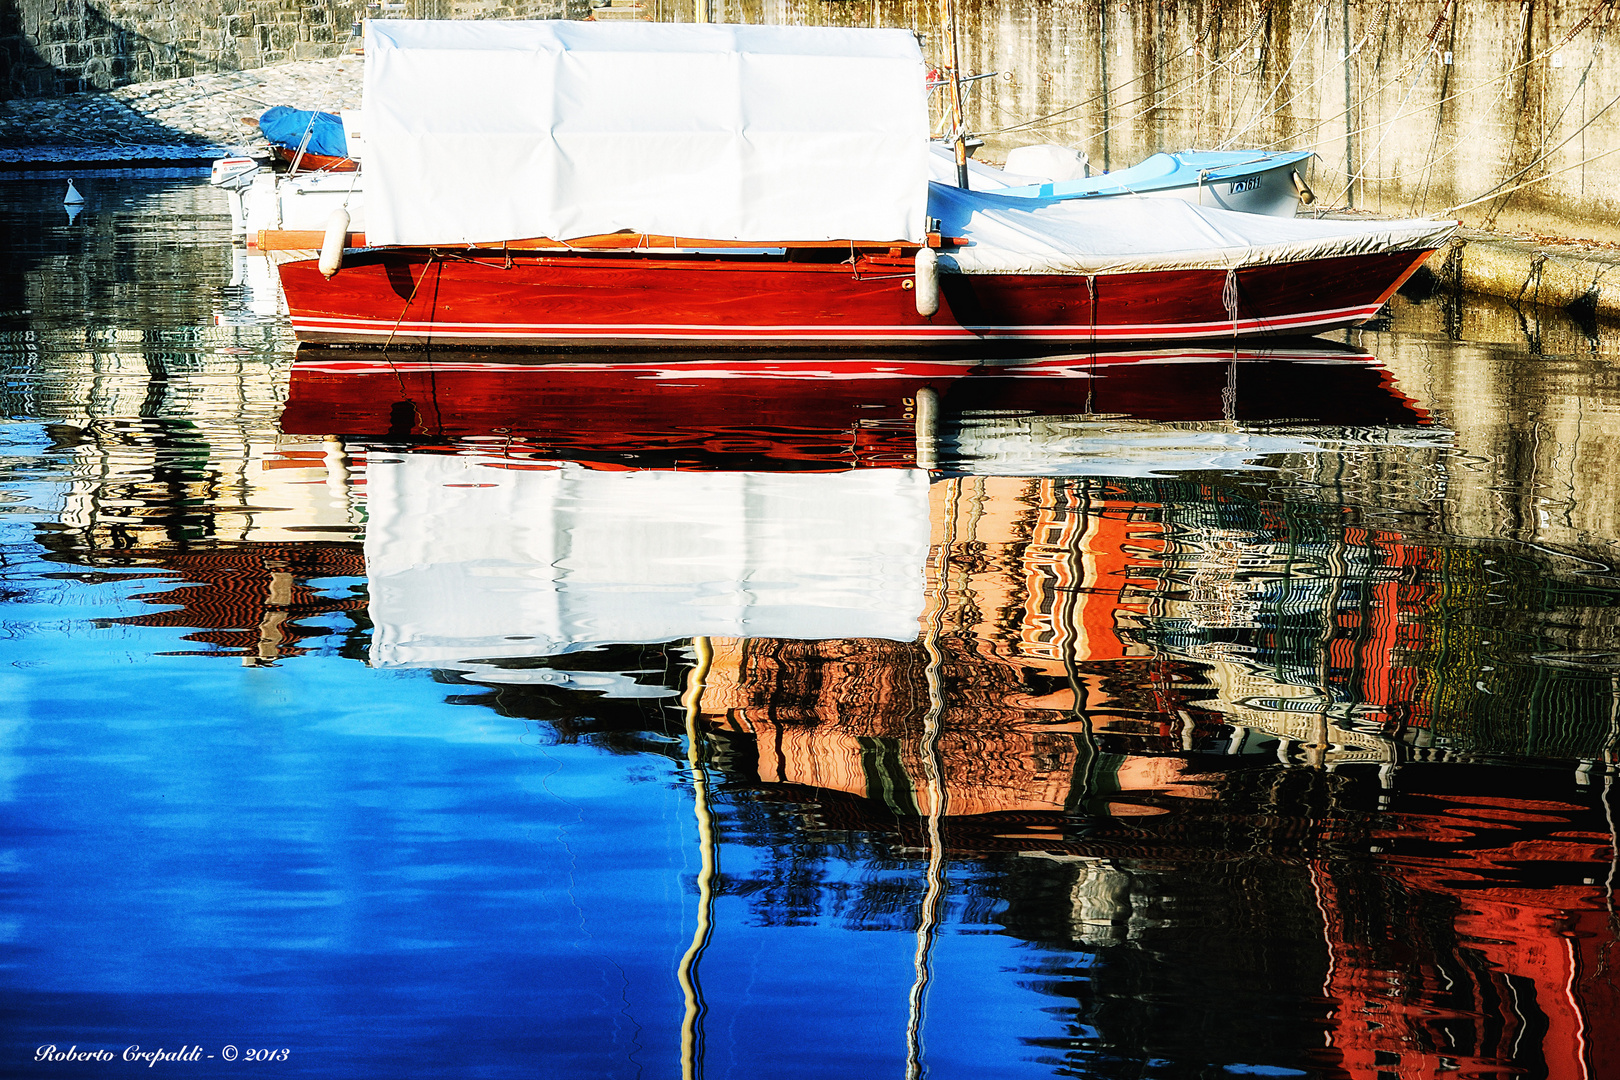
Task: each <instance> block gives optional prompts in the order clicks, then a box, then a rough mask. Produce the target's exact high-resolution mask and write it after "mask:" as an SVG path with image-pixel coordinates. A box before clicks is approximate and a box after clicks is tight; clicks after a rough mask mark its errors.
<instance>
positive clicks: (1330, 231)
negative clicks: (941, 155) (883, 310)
mask: <svg viewBox="0 0 1620 1080" xmlns="http://www.w3.org/2000/svg"><path fill="white" fill-rule="evenodd" d="M928 187H929V201H928V208H929V212H930V213H932V214H933V215H934V216H935V217H937V218H939V219H940V231H941V232H943V233H944V234H946V235H947V236H959V237H963V238H965V239H966V240H967V241H968V243H967V246H965V247H959V248H955V249H953V251H952V252H951V254H949V255H943V256H941V257H940V266H941V267H942V268H943V269H945V270H947V271H954V272H957V273H962V274H1108V273H1129V272H1142V271H1150V270H1230V269H1236V268H1238V267H1242V266H1256V265H1261V264H1265V263H1280V262H1304V261H1307V260H1310V259H1331V258H1337V257H1339V256H1344V255H1363V254H1369V253H1373V252H1381V251H1406V250H1412V251H1419V250H1426V249H1431V248H1438V247H1440V246H1441V245H1442V244H1444V243H1445V242H1446V240H1447V239H1449V238H1450V236H1451V234H1452V233H1453V232H1455V231H1456V229H1457V223H1456V222H1455V221H1428V220H1421V219H1413V220H1403V221H1336V220H1318V219H1315V218H1280V217H1270V216H1268V215H1265V214H1242V213H1238V212H1236V211H1233V210H1220V209H1216V208H1215V207H1210V206H1194V205H1192V204H1191V203H1185V202H1181V201H1180V200H1179V199H1154V198H1147V197H1144V196H1136V195H1117V196H1112V197H1110V198H1107V199H1068V200H1053V201H1045V202H1043V201H1040V200H1035V199H1028V198H1018V197H1015V196H1007V195H996V194H993V193H990V192H983V191H965V190H963V189H962V188H958V187H955V186H952V185H949V184H939V183H933V184H929V185H928Z"/></svg>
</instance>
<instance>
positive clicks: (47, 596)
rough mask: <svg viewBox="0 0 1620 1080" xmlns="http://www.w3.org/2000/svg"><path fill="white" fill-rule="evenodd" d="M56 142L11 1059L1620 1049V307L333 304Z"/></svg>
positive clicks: (39, 378)
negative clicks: (1082, 317)
mask: <svg viewBox="0 0 1620 1080" xmlns="http://www.w3.org/2000/svg"><path fill="white" fill-rule="evenodd" d="M54 184H55V181H34V180H29V179H18V178H12V179H8V180H5V181H4V182H3V183H0V228H3V229H4V230H5V236H6V239H7V242H8V245H10V246H11V247H12V249H14V250H15V252H16V259H15V260H14V262H13V263H12V264H11V265H9V266H8V267H6V268H3V269H0V287H3V289H4V290H5V292H4V299H3V300H0V371H3V372H4V378H5V381H4V392H5V401H6V411H7V419H6V421H5V422H4V423H3V424H0V556H3V558H4V563H3V568H0V626H3V628H4V632H3V633H0V702H4V708H3V709H0V934H3V936H4V940H5V942H6V944H7V951H6V953H5V956H6V961H5V964H4V967H3V969H0V986H3V987H4V991H3V993H0V1010H3V1013H4V1020H3V1025H0V1026H3V1029H4V1031H5V1033H6V1034H5V1038H4V1040H3V1041H0V1060H3V1062H4V1064H3V1065H0V1074H4V1075H19V1076H32V1075H46V1074H49V1075H63V1076H75V1075H77V1076H92V1075H93V1076H102V1075H106V1074H107V1072H108V1070H109V1068H113V1069H130V1068H136V1067H139V1066H138V1065H135V1064H131V1063H125V1062H122V1061H121V1062H119V1063H118V1064H117V1065H116V1066H110V1065H107V1064H104V1063H99V1062H77V1063H75V1062H49V1063H42V1062H37V1061H36V1060H35V1058H36V1055H37V1054H38V1048H40V1047H44V1046H49V1045H55V1046H57V1047H59V1048H60V1049H63V1050H65V1049H67V1048H69V1047H74V1046H76V1047H78V1048H79V1049H81V1050H84V1049H108V1050H111V1051H113V1052H115V1053H119V1054H121V1053H123V1052H124V1051H125V1049H126V1048H127V1047H130V1046H134V1045H136V1044H139V1046H140V1047H141V1048H143V1050H145V1051H150V1050H153V1049H157V1048H158V1047H163V1048H166V1049H169V1050H177V1049H180V1048H182V1047H189V1046H196V1047H201V1055H202V1056H201V1059H200V1060H198V1061H196V1062H189V1063H184V1064H182V1063H178V1062H177V1063H172V1064H168V1065H166V1066H160V1067H159V1068H158V1069H157V1070H154V1072H162V1071H163V1070H164V1068H167V1069H168V1070H169V1073H168V1074H170V1075H177V1074H180V1073H182V1072H184V1073H186V1074H188V1075H197V1076H214V1075H218V1076H226V1075H238V1074H239V1072H240V1071H241V1070H242V1069H243V1068H245V1067H248V1066H249V1063H247V1062H244V1061H242V1060H240V1059H238V1060H237V1061H235V1062H227V1061H226V1060H225V1058H224V1048H225V1047H226V1046H227V1045H229V1046H233V1047H235V1048H236V1050H237V1052H238V1053H241V1052H245V1051H247V1050H250V1049H255V1048H259V1049H263V1048H271V1049H277V1050H279V1049H281V1048H286V1049H287V1050H288V1051H289V1053H288V1056H287V1058H286V1060H284V1061H272V1062H256V1063H252V1065H251V1067H253V1068H257V1069H259V1070H260V1071H261V1072H264V1073H267V1074H273V1075H278V1076H281V1075H286V1076H294V1075H297V1076H441V1075H442V1076H465V1075H478V1076H518V1075H522V1076H528V1075H535V1074H539V1075H546V1076H591V1077H595V1076H616V1077H617V1076H623V1077H632V1076H635V1077H656V1076H707V1077H710V1078H715V1077H751V1076H764V1075H769V1076H773V1077H777V1076H781V1077H828V1076H867V1075H875V1074H892V1075H896V1076H906V1075H917V1076H921V1075H933V1076H940V1077H947V1076H1045V1075H1084V1076H1095V1077H1110V1078H1113V1077H1120V1078H1124V1077H1131V1078H1137V1077H1194V1076H1196V1077H1211V1076H1248V1075H1264V1076H1289V1075H1308V1076H1319V1077H1324V1078H1325V1077H1339V1076H1345V1075H1350V1076H1358V1077H1360V1076H1366V1077H1369V1078H1375V1077H1379V1076H1381V1075H1383V1074H1395V1075H1400V1076H1403V1077H1404V1076H1438V1075H1441V1074H1442V1073H1447V1072H1453V1071H1455V1072H1461V1073H1463V1074H1465V1075H1501V1074H1504V1073H1505V1072H1507V1071H1510V1070H1519V1071H1523V1072H1526V1073H1527V1074H1531V1075H1544V1076H1549V1077H1552V1076H1557V1077H1566V1076H1568V1077H1576V1076H1585V1077H1592V1078H1595V1077H1599V1076H1604V1075H1608V1074H1609V1072H1613V1071H1614V1069H1615V1068H1616V1067H1617V1062H1616V1061H1615V1059H1614V1057H1613V1053H1614V1051H1613V1050H1612V1048H1610V1047H1608V1045H1607V1043H1606V1042H1605V1041H1603V1040H1602V1039H1600V1038H1598V1037H1597V1033H1599V1032H1601V1031H1603V1030H1606V1029H1607V1027H1609V1026H1612V1025H1613V1024H1614V1023H1615V1022H1617V1021H1620V1000H1617V995H1616V993H1615V990H1614V984H1613V981H1612V978H1611V977H1610V976H1609V974H1608V973H1609V972H1610V971H1611V970H1612V966H1613V965H1614V964H1615V963H1620V945H1617V937H1616V934H1615V930H1614V922H1613V912H1614V906H1613V884H1614V876H1615V871H1614V866H1615V850H1616V842H1615V839H1614V824H1613V823H1614V812H1613V800H1614V795H1613V787H1614V772H1613V767H1614V762H1615V755H1616V746H1617V738H1616V732H1617V724H1616V719H1615V717H1616V715H1617V713H1616V707H1615V703H1616V702H1617V701H1620V694H1617V692H1616V690H1615V686H1616V681H1615V680H1616V678H1617V677H1620V675H1617V671H1620V669H1617V667H1616V663H1615V655H1616V654H1615V652H1614V642H1615V640H1616V637H1615V634H1616V632H1617V628H1616V620H1615V614H1614V613H1615V612H1616V611H1620V582H1617V581H1616V579H1615V576H1614V574H1613V572H1612V565H1613V564H1612V556H1613V554H1614V551H1615V548H1616V546H1617V543H1620V539H1617V538H1620V526H1617V525H1616V524H1615V522H1614V521H1613V518H1612V513H1611V508H1612V506H1613V505H1616V504H1615V503H1614V501H1613V500H1612V499H1610V498H1609V495H1610V494H1611V490H1610V488H1609V487H1608V486H1607V485H1608V483H1609V480H1608V479H1607V478H1606V476H1605V475H1604V473H1603V471H1602V469H1601V468H1595V467H1594V466H1593V464H1592V462H1593V461H1594V455H1596V457H1597V458H1599V459H1600V458H1601V456H1602V455H1601V451H1602V449H1603V447H1605V446H1607V445H1609V439H1610V438H1611V435H1612V432H1611V426H1612V417H1613V416H1615V415H1620V387H1616V386H1615V385H1614V384H1613V381H1612V379H1608V381H1605V380H1606V379H1607V376H1605V375H1604V373H1603V370H1602V369H1601V362H1594V361H1591V360H1590V359H1589V358H1585V357H1583V356H1577V355H1575V354H1573V353H1572V354H1571V355H1570V356H1568V357H1565V358H1563V359H1561V360H1556V362H1555V361H1554V360H1549V358H1547V357H1537V358H1535V359H1534V361H1533V362H1532V361H1531V360H1530V358H1528V357H1527V356H1526V354H1525V353H1524V350H1523V349H1522V348H1518V347H1507V346H1486V345H1482V344H1478V343H1477V342H1476V343H1468V342H1456V341H1451V340H1448V339H1446V338H1445V337H1444V336H1443V335H1441V334H1437V333H1436V332H1435V331H1434V325H1433V324H1435V323H1436V322H1438V323H1439V324H1443V325H1445V326H1455V325H1457V322H1458V313H1457V311H1456V310H1449V311H1447V312H1443V313H1438V314H1437V313H1436V311H1435V309H1434V305H1438V304H1441V303H1453V302H1454V300H1449V301H1448V300H1446V299H1445V298H1443V297H1442V298H1438V299H1436V300H1433V301H1430V302H1427V303H1428V304H1429V306H1424V305H1407V306H1401V307H1399V308H1398V310H1397V326H1400V325H1402V324H1401V323H1400V321H1399V320H1405V325H1407V326H1409V327H1410V329H1398V330H1397V331H1395V332H1390V333H1380V334H1374V333H1366V334H1361V335H1352V336H1351V340H1350V342H1349V343H1348V344H1345V343H1329V342H1321V341H1318V342H1309V343H1290V344H1283V345H1279V346H1277V347H1276V348H1271V349H1263V350H1248V351H1244V352H1240V353H1238V354H1236V355H1234V354H1232V353H1231V352H1229V351H1226V350H1224V349H1218V348H1212V349H1192V350H1178V351H1169V352H1148V353H1141V354H1102V355H1095V356H1094V355H1077V356H1053V357H1009V356H986V357H969V358H953V359H942V358H930V357H884V358H879V359H877V360H873V359H871V358H865V359H863V358H860V357H849V356H822V357H806V356H801V357H796V358H791V359H790V358H784V357H770V358H752V359H745V360H742V361H739V358H737V357H714V356H704V355H690V356H684V355H679V354H654V355H643V356H637V357H602V356H591V355H582V356H552V357H546V358H544V362H540V361H539V360H538V359H537V358H534V357H515V356H512V355H509V354H507V355H497V356H489V355H475V354H466V353H433V354H428V353H421V352H412V353H403V354H399V355H397V356H392V357H389V358H387V359H381V358H378V357H376V356H375V355H368V354H363V353H343V352H328V353H321V352H310V351H307V350H306V351H305V352H303V353H301V354H298V355H296V356H295V355H294V353H293V350H292V347H291V343H290V341H289V339H288V337H287V334H286V332H285V330H284V328H283V327H282V325H281V324H280V322H279V321H278V316H277V314H276V301H275V297H274V292H273V289H269V288H268V287H267V278H266V275H265V273H264V269H265V268H264V266H263V264H262V263H261V262H258V261H245V260H246V257H245V256H242V257H236V256H240V253H239V252H238V253H233V252H232V251H231V250H230V248H229V246H228V243H227V234H226V222H225V218H224V214H223V208H222V207H216V206H214V205H213V202H212V198H213V195H214V194H215V193H213V192H210V191H208V190H207V189H206V188H205V187H202V186H199V185H196V184H191V183H181V182H173V181H154V180H142V179H140V178H125V179H122V180H117V181H116V182H115V181H114V178H107V179H106V180H105V181H91V182H85V183H83V184H81V188H82V189H85V190H86V191H87V195H88V197H89V201H88V202H87V204H86V207H85V211H84V213H83V214H82V215H80V216H79V217H77V218H76V219H75V220H73V221H71V222H69V223H67V224H66V225H64V224H63V223H62V221H61V217H62V215H61V213H60V207H59V205H57V204H56V203H52V202H51V197H52V194H51V193H52V190H54ZM57 202H58V203H59V196H58V198H57ZM177 285H178V286H179V287H177ZM1470 312H1472V309H1470ZM1468 317H1469V318H1479V316H1477V313H1473V314H1469V316H1468ZM1470 325H1474V324H1470ZM1477 325H1480V326H1485V327H1486V328H1487V329H1488V328H1489V324H1487V323H1483V322H1481V323H1478V324H1477ZM1555 336H1556V335H1554V334H1552V333H1551V332H1549V334H1548V335H1545V336H1539V337H1538V339H1537V340H1538V341H1540V342H1542V343H1543V344H1545V342H1547V341H1550V340H1553V339H1554V338H1555ZM1480 340H1484V334H1483V331H1481V337H1480ZM1486 383H1488V384H1491V385H1493V386H1499V385H1501V384H1511V385H1513V386H1515V387H1516V388H1517V389H1516V393H1517V394H1519V395H1521V396H1522V399H1523V400H1524V401H1530V402H1533V403H1534V405H1535V408H1534V409H1533V410H1528V411H1529V412H1533V414H1534V415H1533V416H1532V417H1530V418H1529V419H1525V418H1524V417H1520V416H1511V415H1510V416H1504V415H1501V414H1500V413H1499V412H1498V411H1493V410H1496V408H1497V404H1498V402H1499V400H1502V399H1504V395H1502V394H1499V393H1497V392H1495V391H1493V392H1491V393H1488V394H1486V393H1474V392H1473V391H1472V390H1470V389H1469V388H1470V387H1471V386H1474V385H1475V384H1486ZM1577 391H1578V392H1577ZM1512 400H1514V401H1518V400H1520V399H1519V398H1513V399H1512ZM1572 401H1573V402H1578V403H1579V404H1578V408H1577V407H1576V406H1572V405H1570V402H1572ZM1572 408H1576V410H1577V412H1578V415H1576V413H1572V412H1570V410H1571V409H1572ZM1594 447H1596V448H1597V449H1596V450H1594V449H1593V448H1594ZM210 1054H211V1055H214V1057H212V1058H210V1057H207V1056H206V1055H210Z"/></svg>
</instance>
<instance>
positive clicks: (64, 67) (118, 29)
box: [0, 0, 588, 100]
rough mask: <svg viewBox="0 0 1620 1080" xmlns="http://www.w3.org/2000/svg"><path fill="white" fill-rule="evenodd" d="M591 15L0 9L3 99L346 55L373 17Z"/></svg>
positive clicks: (236, 0) (79, 0)
mask: <svg viewBox="0 0 1620 1080" xmlns="http://www.w3.org/2000/svg"><path fill="white" fill-rule="evenodd" d="M576 9H577V10H576ZM587 11H588V0H504V2H497V0H403V2H394V3H367V2H365V0H94V2H91V0H0V100H6V99H10V98H29V97H55V96H60V95H63V94H73V93H82V92H86V91H96V90H111V89H113V88H115V87H119V86H125V85H128V84H130V83H141V82H156V81H161V80H166V79H177V78H189V77H192V76H195V75H205V74H212V73H215V72H225V71H242V70H246V69H250V68H259V67H266V66H269V65H272V64H280V63H285V62H287V61H291V60H316V59H323V58H327V57H334V56H339V55H342V54H343V53H345V52H347V51H348V50H349V49H350V48H351V47H352V46H354V45H357V44H358V39H357V38H355V36H354V29H355V25H356V23H357V22H358V21H359V20H361V19H365V18H367V17H401V18H415V19H451V18H491V19H555V18H564V17H568V16H569V15H571V14H574V15H581V16H582V15H584V14H586V13H587Z"/></svg>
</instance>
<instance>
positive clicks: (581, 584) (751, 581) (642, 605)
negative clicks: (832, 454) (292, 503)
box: [366, 453, 928, 667]
mask: <svg viewBox="0 0 1620 1080" xmlns="http://www.w3.org/2000/svg"><path fill="white" fill-rule="evenodd" d="M513 465H518V466H519V467H518V468H513V467H512V466H513ZM527 466H530V463H529V462H513V461H511V460H509V459H501V458H496V457H484V456H445V455H431V454H415V453H405V454H399V455H398V456H392V457H386V458H384V457H381V456H378V457H373V458H372V459H371V463H370V467H369V470H368V477H367V489H368V491H367V504H368V509H369V523H368V526H367V529H366V574H367V579H368V581H369V585H370V591H371V616H372V620H373V622H374V624H375V627H376V629H375V633H374V635H373V637H372V646H371V661H372V663H373V664H375V665H377V666H380V667H397V666H433V665H440V664H445V663H450V662H454V661H462V660H471V659H494V658H501V657H522V656H550V655H555V654H558V653H564V652H572V651H577V650H580V649H585V648H590V647H591V646H594V645H600V644H609V643H621V642H647V643H650V642H660V641H672V640H676V639H679V638H688V637H697V636H720V637H784V638H817V639H820V638H861V637H867V638H888V639H890V640H896V641H911V640H914V639H915V638H916V636H917V632H918V622H917V620H918V618H919V617H920V616H921V614H922V610H923V590H924V582H923V567H924V562H925V560H926V558H927V553H928V476H927V474H926V473H924V472H921V471H918V470H913V469H875V470H860V471H853V472H840V473H808V474H805V473H798V474H786V473H735V472H734V473H702V472H658V471H627V472H616V471H615V472H607V471H595V470H591V469H587V468H583V467H581V466H578V465H573V464H564V465H561V466H560V467H545V468H538V469H537V468H533V467H527Z"/></svg>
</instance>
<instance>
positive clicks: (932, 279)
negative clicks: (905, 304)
mask: <svg viewBox="0 0 1620 1080" xmlns="http://www.w3.org/2000/svg"><path fill="white" fill-rule="evenodd" d="M916 293H917V314H919V315H921V316H923V317H925V318H927V317H929V316H931V315H933V314H934V312H936V311H938V310H939V256H937V255H935V254H934V249H933V248H929V247H925V248H921V249H919V250H918V252H917V289H916Z"/></svg>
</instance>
